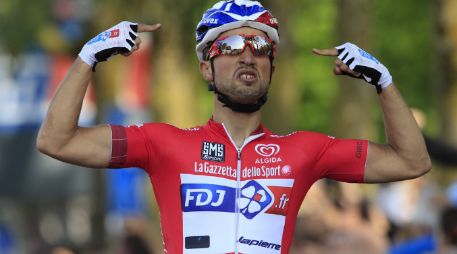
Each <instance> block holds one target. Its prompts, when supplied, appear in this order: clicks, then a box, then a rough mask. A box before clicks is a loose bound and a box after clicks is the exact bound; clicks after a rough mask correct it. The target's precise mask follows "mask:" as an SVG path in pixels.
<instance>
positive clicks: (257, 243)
mask: <svg viewBox="0 0 457 254" xmlns="http://www.w3.org/2000/svg"><path fill="white" fill-rule="evenodd" d="M238 242H239V243H242V244H246V245H249V246H258V247H263V248H267V249H274V250H280V249H281V245H280V244H276V243H269V242H265V241H263V240H253V239H247V238H244V236H242V237H240V239H238Z"/></svg>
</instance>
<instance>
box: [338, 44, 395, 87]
mask: <svg viewBox="0 0 457 254" xmlns="http://www.w3.org/2000/svg"><path fill="white" fill-rule="evenodd" d="M336 49H337V50H338V59H340V60H341V61H342V62H343V63H345V64H346V65H347V66H348V67H349V69H351V70H353V71H355V72H358V73H360V76H359V77H358V78H361V79H364V80H365V81H366V82H368V83H370V84H372V85H374V86H375V87H376V90H377V91H378V93H381V92H382V89H384V88H386V87H388V86H389V85H390V84H392V76H391V75H390V73H389V71H388V70H387V68H386V67H385V66H384V65H383V64H382V63H380V62H379V61H378V60H377V59H376V58H375V57H373V56H372V55H370V54H369V53H368V52H366V51H364V50H363V49H361V48H359V47H358V46H357V45H355V44H352V43H349V42H346V43H344V44H343V45H340V46H337V47H336Z"/></svg>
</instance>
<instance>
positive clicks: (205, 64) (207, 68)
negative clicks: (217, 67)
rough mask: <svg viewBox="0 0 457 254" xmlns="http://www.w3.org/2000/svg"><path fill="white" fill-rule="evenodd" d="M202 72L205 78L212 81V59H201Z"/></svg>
mask: <svg viewBox="0 0 457 254" xmlns="http://www.w3.org/2000/svg"><path fill="white" fill-rule="evenodd" d="M200 72H201V73H202V76H203V79H204V80H206V81H208V82H211V81H213V71H212V69H211V63H210V61H201V62H200Z"/></svg>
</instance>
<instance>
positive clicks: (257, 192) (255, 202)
mask: <svg viewBox="0 0 457 254" xmlns="http://www.w3.org/2000/svg"><path fill="white" fill-rule="evenodd" d="M272 200H273V198H272V194H270V193H269V190H268V189H267V188H264V187H262V185H260V184H259V183H257V182H256V181H249V182H248V183H246V184H245V185H244V186H243V188H242V189H241V197H240V199H239V200H238V206H239V208H240V212H241V214H243V215H244V217H246V218H247V219H252V218H254V217H255V216H256V215H257V214H259V213H260V212H261V211H262V210H264V209H265V208H266V207H269V206H270V204H271V203H272V202H271V201H272Z"/></svg>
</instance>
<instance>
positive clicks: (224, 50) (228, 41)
mask: <svg viewBox="0 0 457 254" xmlns="http://www.w3.org/2000/svg"><path fill="white" fill-rule="evenodd" d="M243 48H244V38H243V37H242V36H239V35H233V36H230V37H227V38H225V39H223V40H221V41H219V50H220V51H221V54H223V55H239V54H241V53H242V52H243Z"/></svg>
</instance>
